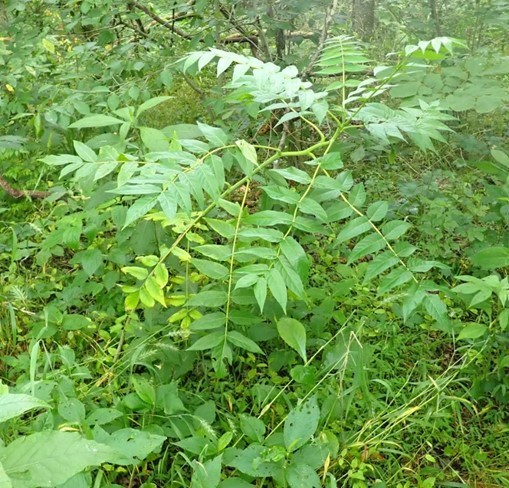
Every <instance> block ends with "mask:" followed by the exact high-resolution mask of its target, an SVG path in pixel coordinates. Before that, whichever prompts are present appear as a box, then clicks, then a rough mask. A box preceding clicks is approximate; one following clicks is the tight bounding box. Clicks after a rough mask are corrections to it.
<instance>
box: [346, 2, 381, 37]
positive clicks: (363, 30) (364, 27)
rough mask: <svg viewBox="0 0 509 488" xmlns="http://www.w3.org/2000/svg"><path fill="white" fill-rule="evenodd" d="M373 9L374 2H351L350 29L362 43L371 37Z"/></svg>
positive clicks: (373, 18) (373, 19)
mask: <svg viewBox="0 0 509 488" xmlns="http://www.w3.org/2000/svg"><path fill="white" fill-rule="evenodd" d="M375 8H376V2H375V0H352V29H353V31H354V32H355V33H356V34H357V35H358V36H359V37H360V38H361V39H362V40H363V41H369V40H370V39H371V37H372V36H373V32H374V30H375Z"/></svg>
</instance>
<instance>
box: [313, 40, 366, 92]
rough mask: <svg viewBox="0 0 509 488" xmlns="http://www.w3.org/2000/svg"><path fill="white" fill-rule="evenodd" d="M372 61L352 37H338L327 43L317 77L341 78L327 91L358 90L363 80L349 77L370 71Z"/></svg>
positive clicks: (318, 62) (317, 63)
mask: <svg viewBox="0 0 509 488" xmlns="http://www.w3.org/2000/svg"><path fill="white" fill-rule="evenodd" d="M369 63H370V59H369V58H367V57H366V55H365V54H364V51H363V49H362V47H361V44H360V43H359V42H358V41H357V40H355V39H354V38H352V37H349V36H338V37H334V38H333V39H330V40H328V41H327V42H326V44H325V46H324V49H323V51H322V53H321V55H320V58H319V59H318V61H317V62H316V65H315V66H316V67H317V68H319V70H318V71H316V72H315V74H316V75H323V76H340V77H341V80H337V81H334V82H333V83H331V84H330V85H328V86H327V90H328V91H331V90H340V89H342V90H345V89H346V88H356V87H357V86H358V85H359V83H360V81H361V80H358V79H355V78H351V77H348V76H347V75H348V74H355V73H365V72H366V70H368V69H369Z"/></svg>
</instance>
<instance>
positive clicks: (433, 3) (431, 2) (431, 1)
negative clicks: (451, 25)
mask: <svg viewBox="0 0 509 488" xmlns="http://www.w3.org/2000/svg"><path fill="white" fill-rule="evenodd" d="M428 7H429V10H430V12H431V18H432V19H433V24H434V25H435V34H436V36H437V37H442V23H441V22H440V14H439V13H438V7H437V0H428Z"/></svg>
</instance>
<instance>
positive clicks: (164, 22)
mask: <svg viewBox="0 0 509 488" xmlns="http://www.w3.org/2000/svg"><path fill="white" fill-rule="evenodd" d="M132 5H133V7H136V8H138V9H140V10H141V11H142V12H145V13H146V14H147V15H148V16H149V17H150V18H151V19H153V20H155V21H156V22H157V23H158V24H160V25H162V26H163V27H166V28H167V29H169V30H171V31H172V32H174V33H175V34H177V35H178V36H180V37H182V38H183V39H188V40H191V39H192V38H193V36H192V35H191V34H188V33H187V32H184V31H183V30H182V29H179V28H178V27H176V26H175V25H174V24H173V23H174V21H175V20H176V19H174V18H171V19H170V20H164V19H163V18H162V17H159V15H157V14H156V13H155V12H152V10H150V9H149V8H148V7H145V5H142V4H141V3H138V2H135V1H133V2H132Z"/></svg>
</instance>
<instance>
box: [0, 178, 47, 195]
mask: <svg viewBox="0 0 509 488" xmlns="http://www.w3.org/2000/svg"><path fill="white" fill-rule="evenodd" d="M0 188H2V189H3V190H4V191H5V192H6V193H7V194H8V195H10V196H11V197H12V198H23V197H31V198H37V199H42V198H46V197H48V196H49V195H51V193H50V192H49V191H37V190H16V188H13V187H12V186H11V185H9V183H8V182H7V180H6V179H5V178H4V177H3V176H0Z"/></svg>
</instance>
